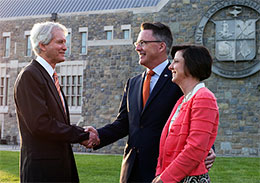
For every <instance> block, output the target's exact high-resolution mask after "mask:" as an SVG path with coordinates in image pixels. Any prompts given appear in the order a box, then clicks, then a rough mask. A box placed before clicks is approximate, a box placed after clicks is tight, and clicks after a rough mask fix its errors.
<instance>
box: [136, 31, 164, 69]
mask: <svg viewBox="0 0 260 183" xmlns="http://www.w3.org/2000/svg"><path fill="white" fill-rule="evenodd" d="M140 41H144V42H145V41H158V40H157V39H156V38H155V37H154V36H153V32H152V30H142V31H141V32H140V33H139V35H138V38H137V41H136V42H137V43H138V42H140ZM162 44H165V43H163V42H147V43H145V44H143V45H141V44H137V45H136V48H135V50H136V52H137V53H138V55H139V64H140V65H143V66H145V67H147V68H149V69H153V68H154V67H156V66H157V65H159V64H160V63H161V62H162V59H165V58H162V56H161V55H162V53H161V46H162ZM164 47H165V46H164ZM166 56H167V55H166ZM163 61H164V60H163Z"/></svg>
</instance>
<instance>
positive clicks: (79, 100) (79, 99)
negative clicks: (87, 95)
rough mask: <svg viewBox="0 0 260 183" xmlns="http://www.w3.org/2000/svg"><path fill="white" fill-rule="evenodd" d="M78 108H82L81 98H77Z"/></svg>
mask: <svg viewBox="0 0 260 183" xmlns="http://www.w3.org/2000/svg"><path fill="white" fill-rule="evenodd" d="M77 106H81V97H77Z"/></svg>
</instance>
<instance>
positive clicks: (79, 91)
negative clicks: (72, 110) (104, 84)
mask: <svg viewBox="0 0 260 183" xmlns="http://www.w3.org/2000/svg"><path fill="white" fill-rule="evenodd" d="M81 90H82V87H81V86H78V95H81Z"/></svg>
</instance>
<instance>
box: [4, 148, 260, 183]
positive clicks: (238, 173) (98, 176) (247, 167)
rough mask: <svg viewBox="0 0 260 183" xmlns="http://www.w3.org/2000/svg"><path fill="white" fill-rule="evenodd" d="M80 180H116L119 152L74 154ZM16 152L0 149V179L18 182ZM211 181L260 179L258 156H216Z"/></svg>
mask: <svg viewBox="0 0 260 183" xmlns="http://www.w3.org/2000/svg"><path fill="white" fill-rule="evenodd" d="M75 158H76V162H77V167H78V172H79V177H80V182H81V183H88V182H95V183H117V182H119V181H118V180H119V174H120V167H121V161H122V156H114V155H84V154H83V155H82V154H75ZM18 162H19V153H18V152H10V151H0V182H1V183H19V173H18V172H19V171H18V169H19V168H18ZM210 177H211V181H212V183H245V182H246V183H258V182H260V158H241V157H233V158H231V157H217V158H216V161H215V163H214V166H213V168H212V169H211V170H210Z"/></svg>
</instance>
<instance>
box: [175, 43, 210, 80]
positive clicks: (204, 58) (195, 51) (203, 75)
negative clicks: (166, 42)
mask: <svg viewBox="0 0 260 183" xmlns="http://www.w3.org/2000/svg"><path fill="white" fill-rule="evenodd" d="M177 51H182V57H183V58H184V62H185V63H184V65H185V70H187V71H188V72H189V73H190V74H191V75H192V76H193V77H195V78H198V79H199V80H200V81H202V80H204V79H207V78H209V77H210V75H211V67H212V62H213V60H212V57H211V56H210V53H209V51H208V49H207V48H206V47H204V46H196V45H181V46H173V47H172V50H171V55H172V57H173V58H174V56H175V53H176V52H177Z"/></svg>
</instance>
